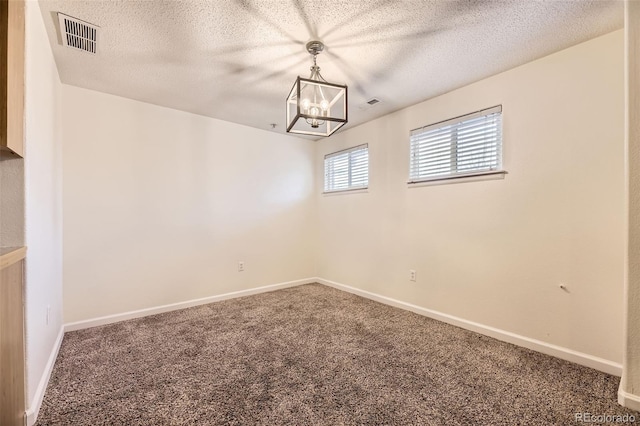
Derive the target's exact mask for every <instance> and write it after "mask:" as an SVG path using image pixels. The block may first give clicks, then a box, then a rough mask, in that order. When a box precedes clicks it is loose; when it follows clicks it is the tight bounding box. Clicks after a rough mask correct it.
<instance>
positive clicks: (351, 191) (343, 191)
mask: <svg viewBox="0 0 640 426" xmlns="http://www.w3.org/2000/svg"><path fill="white" fill-rule="evenodd" d="M366 192H369V187H368V186H367V187H364V188H353V189H340V190H338V191H326V192H323V193H322V195H346V194H361V193H366Z"/></svg>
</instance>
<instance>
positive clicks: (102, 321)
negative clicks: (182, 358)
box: [64, 278, 316, 333]
mask: <svg viewBox="0 0 640 426" xmlns="http://www.w3.org/2000/svg"><path fill="white" fill-rule="evenodd" d="M314 282H316V279H315V278H302V279H299V280H294V281H286V282H283V283H278V284H270V285H265V286H261V287H254V288H250V289H246V290H238V291H232V292H230V293H223V294H218V295H214V296H207V297H202V298H199V299H191V300H185V301H182V302H177V303H170V304H168V305H161V306H154V307H151V308H144V309H138V310H135V311H128V312H122V313H118V314H113V315H106V316H102V317H97V318H90V319H87V320H81V321H76V322H71V323H66V324H64V332H65V333H66V332H68V331H76V330H83V329H85V328H91V327H97V326H100V325H106V324H112V323H115V322H120V321H126V320H130V319H134V318H142V317H146V316H149V315H156V314H162V313H165V312H171V311H177V310H179V309H185V308H191V307H193V306H199V305H206V304H208V303H213V302H219V301H222V300H227V299H235V298H238V297H245V296H251V295H254V294H260V293H266V292H269V291H275V290H281V289H285V288H290V287H296V286H299V285H303V284H311V283H314Z"/></svg>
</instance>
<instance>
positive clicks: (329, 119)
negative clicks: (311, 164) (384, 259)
mask: <svg viewBox="0 0 640 426" xmlns="http://www.w3.org/2000/svg"><path fill="white" fill-rule="evenodd" d="M305 47H306V49H307V52H309V54H310V55H311V56H312V59H313V65H312V66H311V75H310V76H309V78H302V77H300V76H298V78H297V79H296V82H295V84H294V85H293V87H292V88H291V92H290V93H289V96H288V97H287V132H288V133H298V134H303V135H312V136H330V135H332V134H333V133H334V132H335V131H336V130H338V129H339V128H340V127H342V126H343V125H345V124H346V123H347V86H346V85H342V84H335V83H329V82H328V81H327V80H325V79H324V77H322V75H321V74H320V67H319V66H318V65H317V63H316V61H317V57H318V55H319V54H320V52H322V51H323V50H324V43H322V42H321V41H318V40H312V41H310V42H308V43H307V44H306V46H305Z"/></svg>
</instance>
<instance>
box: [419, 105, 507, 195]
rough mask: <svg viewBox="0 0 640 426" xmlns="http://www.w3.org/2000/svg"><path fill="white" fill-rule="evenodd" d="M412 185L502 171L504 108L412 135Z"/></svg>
mask: <svg viewBox="0 0 640 426" xmlns="http://www.w3.org/2000/svg"><path fill="white" fill-rule="evenodd" d="M410 151H411V158H410V161H411V165H410V171H409V183H415V182H422V181H429V180H438V179H451V178H457V177H465V176H476V175H482V174H495V173H504V171H503V170H502V106H500V105H499V106H496V107H493V108H488V109H485V110H482V111H478V112H474V113H472V114H467V115H463V116H462V117H457V118H453V119H451V120H446V121H442V122H439V123H435V124H431V125H429V126H425V127H421V128H419V129H415V130H412V131H411V149H410Z"/></svg>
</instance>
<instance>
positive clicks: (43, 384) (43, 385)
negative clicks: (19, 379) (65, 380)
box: [24, 326, 64, 426]
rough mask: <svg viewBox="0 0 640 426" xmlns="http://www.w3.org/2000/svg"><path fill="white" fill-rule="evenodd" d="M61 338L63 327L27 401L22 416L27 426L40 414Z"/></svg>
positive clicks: (34, 421) (31, 425)
mask: <svg viewBox="0 0 640 426" xmlns="http://www.w3.org/2000/svg"><path fill="white" fill-rule="evenodd" d="M63 337H64V326H62V327H60V331H59V332H58V337H56V341H55V343H54V344H53V348H51V354H49V359H48V360H47V364H46V365H45V367H44V372H43V373H42V377H40V382H39V383H38V387H37V388H36V394H35V395H34V396H33V400H32V401H29V408H28V409H27V411H26V412H25V416H24V418H25V423H26V425H27V426H33V425H34V424H35V423H36V420H37V419H38V413H39V412H40V407H41V406H42V401H43V400H44V393H45V391H46V390H47V385H48V384H49V379H50V378H51V373H52V372H53V366H54V364H55V363H56V358H58V351H59V350H60V345H62V338H63Z"/></svg>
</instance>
